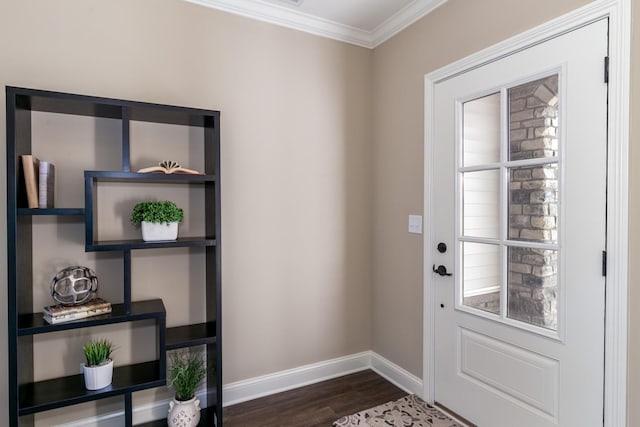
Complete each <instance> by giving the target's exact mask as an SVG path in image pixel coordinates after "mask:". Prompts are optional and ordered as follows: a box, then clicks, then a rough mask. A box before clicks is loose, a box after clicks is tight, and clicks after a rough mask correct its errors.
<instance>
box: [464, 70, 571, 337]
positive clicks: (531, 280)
mask: <svg viewBox="0 0 640 427" xmlns="http://www.w3.org/2000/svg"><path fill="white" fill-rule="evenodd" d="M558 85H559V76H558V74H557V73H556V74H552V75H549V76H546V77H544V78H536V79H534V80H531V81H527V82H526V83H522V84H517V85H513V86H509V87H502V88H500V89H499V90H496V91H495V92H494V93H492V94H490V95H483V96H480V97H476V98H474V99H471V100H467V101H464V102H462V103H461V108H460V112H461V114H460V115H459V116H458V117H459V127H460V128H461V129H462V132H461V138H459V142H458V144H459V145H458V149H459V153H461V155H460V156H458V159H459V160H458V165H457V182H458V188H460V190H461V191H459V192H458V194H459V200H458V201H457V205H458V206H459V207H460V210H461V212H460V215H459V216H458V217H459V219H460V224H459V227H458V230H459V231H458V239H457V240H458V243H459V245H460V249H461V250H460V251H459V253H460V257H461V258H460V260H459V265H460V271H461V273H462V274H461V280H460V282H459V283H458V286H459V292H458V295H459V298H458V304H457V306H458V308H461V309H463V310H466V311H470V312H472V313H476V314H479V315H482V316H485V317H487V316H488V317H490V318H492V319H494V320H498V321H501V322H505V323H512V324H515V325H520V326H523V327H525V328H527V329H529V327H528V326H525V325H531V326H534V327H539V328H544V329H545V330H550V331H557V330H558V308H559V304H558V301H559V298H560V292H559V282H558V260H559V235H558V226H559V221H558V220H559V215H558V210H559V200H560V194H559V191H560V185H559V184H560V181H559V179H560V170H559V158H560V156H559V141H558V138H559V109H558V108H559V104H560V102H559V90H558ZM501 130H502V131H501Z"/></svg>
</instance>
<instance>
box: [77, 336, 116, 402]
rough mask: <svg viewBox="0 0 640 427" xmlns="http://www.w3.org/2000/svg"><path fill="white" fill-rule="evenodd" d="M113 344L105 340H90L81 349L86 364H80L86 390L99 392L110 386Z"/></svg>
mask: <svg viewBox="0 0 640 427" xmlns="http://www.w3.org/2000/svg"><path fill="white" fill-rule="evenodd" d="M114 350H115V348H114V347H113V343H111V341H109V340H107V339H101V340H92V341H89V342H88V343H87V344H85V345H84V346H83V347H82V351H83V352H84V357H85V358H86V359H87V363H82V364H81V365H80V366H81V367H82V373H83V374H84V385H85V387H86V388H87V390H99V389H101V388H104V387H107V386H108V385H110V384H111V379H112V378H113V360H112V359H111V353H112V352H113V351H114Z"/></svg>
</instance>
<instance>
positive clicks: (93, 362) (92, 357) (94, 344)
mask: <svg viewBox="0 0 640 427" xmlns="http://www.w3.org/2000/svg"><path fill="white" fill-rule="evenodd" d="M114 350H115V348H114V346H113V343H112V342H111V341H109V340H107V339H105V338H103V339H101V340H92V341H89V342H88V343H86V344H85V345H84V346H83V347H82V351H83V352H84V357H85V358H86V359H87V366H98V365H102V364H103V363H105V362H107V361H109V359H111V353H113V351H114Z"/></svg>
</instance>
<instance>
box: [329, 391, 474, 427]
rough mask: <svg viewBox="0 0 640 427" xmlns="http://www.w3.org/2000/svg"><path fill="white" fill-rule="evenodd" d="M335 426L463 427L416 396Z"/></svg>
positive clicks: (348, 419) (342, 421)
mask: <svg viewBox="0 0 640 427" xmlns="http://www.w3.org/2000/svg"><path fill="white" fill-rule="evenodd" d="M333 425H334V427H355V426H358V427H389V426H393V427H463V426H462V425H461V424H458V423H456V422H455V421H453V420H452V419H451V418H449V417H447V416H446V415H445V414H443V413H442V412H440V411H438V410H437V409H436V408H434V407H433V406H431V405H429V404H427V403H426V402H425V401H423V400H422V399H420V398H419V397H418V396H416V395H415V394H411V395H409V396H406V397H403V398H402V399H399V400H396V401H394V402H389V403H385V404H384V405H380V406H376V407H375V408H371V409H367V410H366V411H362V412H358V413H357V414H354V415H349V416H346V417H342V418H340V419H339V420H337V421H335V422H334V423H333Z"/></svg>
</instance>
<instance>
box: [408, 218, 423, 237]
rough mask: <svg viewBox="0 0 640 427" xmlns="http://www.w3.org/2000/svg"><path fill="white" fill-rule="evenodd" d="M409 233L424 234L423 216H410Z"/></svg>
mask: <svg viewBox="0 0 640 427" xmlns="http://www.w3.org/2000/svg"><path fill="white" fill-rule="evenodd" d="M409 233H414V234H422V215H409Z"/></svg>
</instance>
